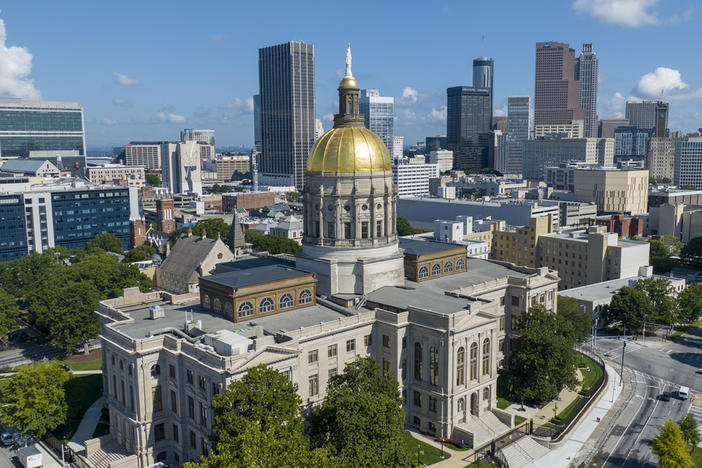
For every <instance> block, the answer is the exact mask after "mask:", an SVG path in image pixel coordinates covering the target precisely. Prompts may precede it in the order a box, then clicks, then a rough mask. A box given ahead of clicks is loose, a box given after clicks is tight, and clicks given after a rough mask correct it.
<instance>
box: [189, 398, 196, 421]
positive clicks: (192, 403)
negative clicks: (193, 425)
mask: <svg viewBox="0 0 702 468" xmlns="http://www.w3.org/2000/svg"><path fill="white" fill-rule="evenodd" d="M188 416H189V417H190V419H195V400H193V397H191V396H189V397H188Z"/></svg>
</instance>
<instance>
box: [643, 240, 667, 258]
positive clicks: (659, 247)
mask: <svg viewBox="0 0 702 468" xmlns="http://www.w3.org/2000/svg"><path fill="white" fill-rule="evenodd" d="M648 243H649V244H650V247H651V257H662V256H667V255H668V253H667V252H666V251H665V246H664V245H663V241H661V240H660V239H651V240H650V241H648Z"/></svg>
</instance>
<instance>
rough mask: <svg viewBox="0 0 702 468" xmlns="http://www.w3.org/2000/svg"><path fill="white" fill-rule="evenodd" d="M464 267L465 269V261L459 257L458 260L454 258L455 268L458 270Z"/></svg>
mask: <svg viewBox="0 0 702 468" xmlns="http://www.w3.org/2000/svg"><path fill="white" fill-rule="evenodd" d="M465 269H466V262H465V261H464V260H463V259H462V258H459V259H458V260H456V270H457V271H459V270H465Z"/></svg>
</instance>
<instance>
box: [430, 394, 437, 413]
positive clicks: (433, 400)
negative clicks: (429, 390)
mask: <svg viewBox="0 0 702 468" xmlns="http://www.w3.org/2000/svg"><path fill="white" fill-rule="evenodd" d="M429 411H431V412H432V413H436V398H431V397H430V398H429Z"/></svg>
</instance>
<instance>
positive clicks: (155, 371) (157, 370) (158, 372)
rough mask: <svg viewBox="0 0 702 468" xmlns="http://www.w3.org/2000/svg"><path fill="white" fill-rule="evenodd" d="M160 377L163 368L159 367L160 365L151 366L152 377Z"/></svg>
mask: <svg viewBox="0 0 702 468" xmlns="http://www.w3.org/2000/svg"><path fill="white" fill-rule="evenodd" d="M158 375H161V366H159V365H158V364H154V365H153V366H151V376H152V377H156V376H158Z"/></svg>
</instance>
